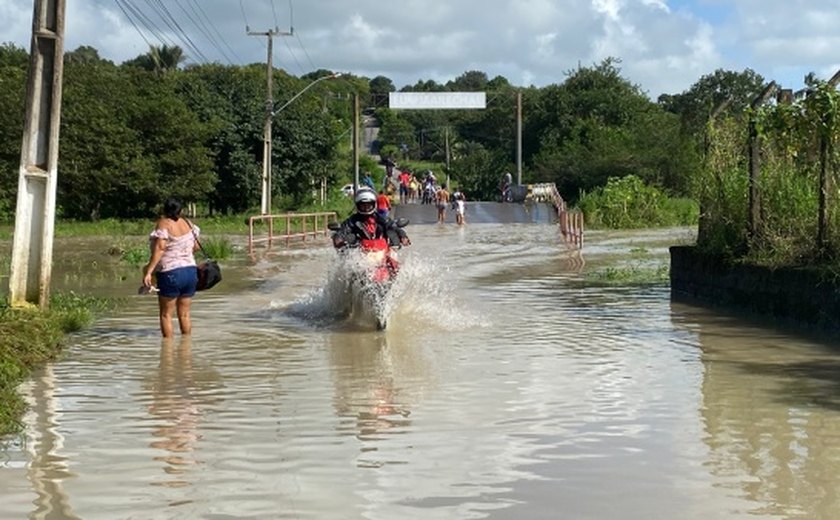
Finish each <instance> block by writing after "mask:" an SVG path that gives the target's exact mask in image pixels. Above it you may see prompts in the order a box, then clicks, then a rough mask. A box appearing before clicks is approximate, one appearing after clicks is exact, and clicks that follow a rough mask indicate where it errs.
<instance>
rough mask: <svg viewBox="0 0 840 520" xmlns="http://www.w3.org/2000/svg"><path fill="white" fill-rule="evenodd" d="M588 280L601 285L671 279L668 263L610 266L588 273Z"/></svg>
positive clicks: (661, 281) (639, 283)
mask: <svg viewBox="0 0 840 520" xmlns="http://www.w3.org/2000/svg"><path fill="white" fill-rule="evenodd" d="M586 278H587V280H588V281H590V282H592V283H596V284H601V285H652V284H659V283H665V282H668V281H669V280H670V267H669V266H668V265H665V264H662V265H656V266H645V265H641V264H633V265H629V266H626V267H608V268H606V269H604V270H601V271H595V272H592V273H587V275H586Z"/></svg>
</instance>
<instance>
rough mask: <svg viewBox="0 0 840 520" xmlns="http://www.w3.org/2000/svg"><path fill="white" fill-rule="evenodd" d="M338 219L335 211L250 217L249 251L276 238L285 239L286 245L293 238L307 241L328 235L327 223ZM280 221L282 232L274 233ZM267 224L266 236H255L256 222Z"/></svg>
mask: <svg viewBox="0 0 840 520" xmlns="http://www.w3.org/2000/svg"><path fill="white" fill-rule="evenodd" d="M337 219H338V215H337V214H336V212H335V211H324V212H318V213H283V214H280V215H255V216H253V217H250V218H249V219H248V252H249V253H250V252H253V250H254V245H255V244H259V243H263V242H267V243H268V246H269V247H271V245H272V244H273V243H274V241H276V240H285V242H286V245H288V244H289V241H290V240H292V239H293V238H300V239H301V240H302V241H304V242H305V241H306V239H307V238H318V236H324V237H326V236H328V235H329V229H327V224H328V223H329V222H330V221H335V220H337ZM277 221H280V223H281V224H280V227H281V231H282V232H281V233H279V234H276V235H275V234H274V232H275V229H276V222H277ZM258 223H260V224H265V231H266V232H265V236H262V237H257V236H255V232H254V228H255V227H256V226H255V225H256V224H258Z"/></svg>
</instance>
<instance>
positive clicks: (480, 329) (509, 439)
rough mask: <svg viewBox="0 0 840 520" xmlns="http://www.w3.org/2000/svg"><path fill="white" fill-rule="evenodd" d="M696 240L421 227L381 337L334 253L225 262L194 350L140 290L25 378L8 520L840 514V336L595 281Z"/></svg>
mask: <svg viewBox="0 0 840 520" xmlns="http://www.w3.org/2000/svg"><path fill="white" fill-rule="evenodd" d="M430 210H432V211H433V208H430ZM684 234H685V231H684V230H663V231H656V230H654V231H644V232H610V233H598V232H593V233H590V234H589V236H588V237H587V241H588V242H587V243H588V246H587V250H586V253H585V257H586V261H585V262H583V261H582V259H579V260H580V261H571V260H570V255H569V252H568V251H567V250H566V248H565V247H564V246H563V244H562V238H561V237H559V234H558V232H557V230H556V228H555V227H553V226H547V225H540V224H527V225H525V224H522V225H495V224H478V223H475V222H470V221H469V220H468V224H467V226H464V227H460V228H456V227H455V226H449V225H447V226H436V225H430V226H414V227H413V228H412V229H411V238H412V241H413V245H412V247H411V248H408V249H406V250H403V251H401V253H400V254H401V260H402V262H403V270H402V271H401V273H400V276H401V278H400V280H399V281H398V284H397V286H395V291H394V298H393V301H392V304H393V308H392V309H391V310H390V312H391V314H390V320H389V326H388V330H386V331H383V332H376V331H375V330H373V329H372V328H371V327H369V326H362V325H360V324H358V323H354V322H353V320H350V319H347V318H346V317H345V316H344V315H342V313H340V312H334V311H335V309H336V305H337V304H340V303H341V297H342V292H341V291H340V290H338V289H331V281H332V280H333V278H331V277H332V276H333V274H332V273H333V272H334V268H335V265H334V262H335V253H334V251H332V250H331V248H329V246H328V245H325V247H323V248H318V247H314V248H311V247H310V248H300V249H294V248H290V249H282V250H279V251H277V252H276V253H274V254H266V255H264V256H263V257H261V258H260V260H259V261H258V262H256V263H255V264H254V265H238V266H237V265H231V266H226V278H225V283H223V284H222V285H220V286H218V287H217V288H214V290H213V291H209V292H208V293H205V294H201V295H199V296H198V297H197V298H196V301H195V303H194V307H193V315H194V318H193V319H194V327H195V330H194V332H193V337H192V338H191V339H190V338H175V340H174V341H163V342H162V341H161V340H160V339H159V331H158V325H157V319H156V316H157V314H156V307H155V305H156V304H155V300H154V298H143V297H138V296H132V297H131V299H130V301H129V304H128V305H127V307H126V308H125V309H124V311H123V312H122V313H121V314H119V315H116V316H109V317H106V318H104V319H102V320H100V321H99V322H98V323H97V324H96V326H95V327H94V329H92V330H90V331H86V332H85V333H82V334H79V335H75V336H73V337H72V338H70V344H69V345H68V351H67V355H66V357H65V359H63V360H61V361H59V362H56V363H54V364H52V365H50V366H48V367H46V368H45V369H44V370H43V371H41V372H39V373H38V374H36V375H35V376H34V377H33V378H32V380H31V381H29V382H27V383H26V384H25V385H23V387H22V390H23V392H24V393H25V394H26V395H27V397H28V399H30V401H31V402H32V406H33V407H32V412H31V413H30V414H28V415H27V418H26V422H27V433H26V442H25V444H21V445H17V444H14V443H11V444H9V445H7V447H6V451H5V453H4V455H5V457H4V458H3V459H0V504H2V508H3V509H2V512H3V514H4V515H5V516H4V518H5V517H6V516H7V517H9V518H26V517H31V518H85V519H89V518H94V519H96V518H102V519H112V518H132V517H134V518H144V519H145V518H154V519H156V518H293V519H318V520H322V519H341V520H345V519H348V518H364V519H386V520H390V519H394V518H400V519H423V520H428V519H446V520H450V519H462V518H463V519H466V518H491V519H497V520H498V519H522V518H528V519H555V518H575V519H603V518H621V519H622V520H625V519H645V520H647V519H650V518H662V519H665V518H667V519H670V518H680V519H708V518H726V519H730V518H736V519H737V518H744V519H747V518H749V519H751V520H752V519H800V518H801V519H820V520H822V519H825V520H828V519H834V518H837V517H838V515H840V499H839V498H838V493H840V491H838V490H840V477H838V476H837V475H838V474H840V471H838V470H840V442H838V440H840V415H839V414H840V398H838V396H840V384H838V383H837V381H838V380H839V379H838V378H837V377H836V374H837V373H838V370H840V356H838V351H837V350H835V349H834V348H832V347H833V345H831V344H830V341H826V340H825V339H817V338H808V337H806V336H803V335H801V334H795V333H790V332H784V331H781V330H778V329H776V328H774V327H772V326H757V325H755V324H753V323H751V322H749V321H746V320H744V319H741V318H737V317H728V318H727V317H724V315H723V314H721V313H715V312H711V311H707V310H703V309H701V308H699V307H695V306H692V305H687V304H683V303H677V302H671V299H670V292H669V288H668V287H667V286H664V285H654V286H645V287H596V286H594V285H592V284H590V283H589V281H588V278H587V274H588V273H589V272H591V271H592V270H595V269H601V268H604V267H610V266H614V265H620V264H621V262H622V261H625V260H626V259H627V258H629V257H630V251H632V250H637V249H639V248H644V249H646V250H647V251H649V252H650V256H651V258H650V261H651V262H656V261H660V262H667V245H668V244H669V243H674V242H678V241H680V240H681V239H682V238H681V237H683V236H684ZM135 288H136V283H135V282H132V283H130V284H128V283H127V284H126V287H125V291H124V293H125V294H128V291H132V290H133V289H135ZM217 289H218V290H217ZM110 290H113V291H116V290H117V289H114V288H111V289H110ZM120 290H122V289H120ZM0 516H3V515H0Z"/></svg>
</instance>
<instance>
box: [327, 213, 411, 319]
mask: <svg viewBox="0 0 840 520" xmlns="http://www.w3.org/2000/svg"><path fill="white" fill-rule="evenodd" d="M407 224H408V220H406V219H398V220H397V222H396V225H397V226H399V227H404V226H405V225H407ZM328 228H329V229H331V230H333V231H334V232H336V234H337V233H339V232H340V224H339V223H337V222H333V223H330V224H329V225H328ZM333 242H334V243H340V244H341V245H340V246H336V247H337V249H338V250H339V252H340V253H341V254H342V255H343V259H344V266H345V268H346V269H347V270H348V271H349V273H350V276H348V279H349V282H350V294H351V298H352V304H351V314H353V315H356V316H359V315H361V316H371V317H373V319H374V320H375V321H376V328H377V330H384V329H385V327H386V326H387V324H388V315H389V314H390V308H389V300H388V295H389V293H390V291H391V287H392V285H393V283H394V281H395V280H396V277H397V273H398V272H399V269H400V265H399V261H398V260H397V255H396V249H398V248H400V247H401V246H400V241H399V239H398V238H396V237H393V236H389V237H388V238H384V237H383V238H361V239H355V237H354V239H350V240H347V239H342V240H338V241H336V240H335V239H334V240H333Z"/></svg>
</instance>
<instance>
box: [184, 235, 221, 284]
mask: <svg viewBox="0 0 840 520" xmlns="http://www.w3.org/2000/svg"><path fill="white" fill-rule="evenodd" d="M187 224H189V225H190V229H191V230H192V234H193V237H194V238H195V242H196V243H197V244H198V248H199V249H201V253H202V254H203V255H204V261H203V262H201V263H199V264H198V266H197V268H198V283H197V284H196V286H195V288H196V290H197V291H206V290H207V289H211V288H213V287H214V286H215V285H216V284H217V283H219V282H221V281H222V268H221V267H219V263H218V262H216V261H215V260H213V259H212V258H210V255H208V254H207V251H205V250H204V246H202V245H201V241H200V240H198V235H196V234H195V229H194V228H193V226H192V223H191V222H190V221H189V220H188V221H187Z"/></svg>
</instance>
